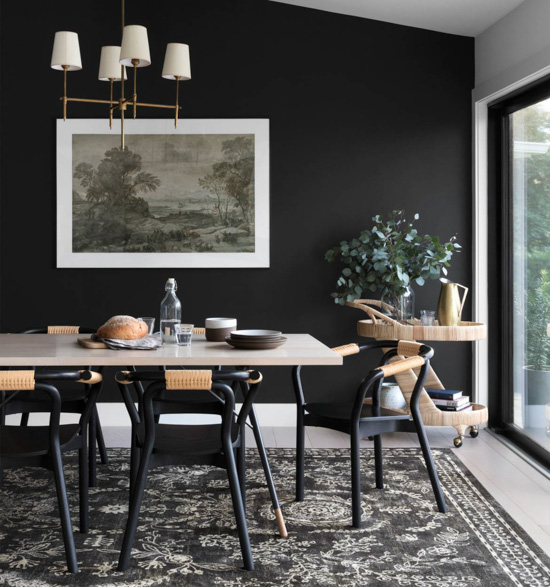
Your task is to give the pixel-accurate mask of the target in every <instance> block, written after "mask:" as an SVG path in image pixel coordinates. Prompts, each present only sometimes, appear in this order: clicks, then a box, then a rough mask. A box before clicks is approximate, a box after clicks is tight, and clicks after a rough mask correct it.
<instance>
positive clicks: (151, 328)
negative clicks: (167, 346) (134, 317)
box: [138, 317, 155, 336]
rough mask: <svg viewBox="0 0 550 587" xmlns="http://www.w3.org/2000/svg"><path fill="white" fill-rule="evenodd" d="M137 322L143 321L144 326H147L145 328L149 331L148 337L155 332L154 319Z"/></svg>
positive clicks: (148, 318)
mask: <svg viewBox="0 0 550 587" xmlns="http://www.w3.org/2000/svg"><path fill="white" fill-rule="evenodd" d="M138 320H143V321H144V322H145V324H147V328H148V329H149V333H148V334H149V336H152V335H153V332H154V331H155V319H154V318H150V317H147V318H138Z"/></svg>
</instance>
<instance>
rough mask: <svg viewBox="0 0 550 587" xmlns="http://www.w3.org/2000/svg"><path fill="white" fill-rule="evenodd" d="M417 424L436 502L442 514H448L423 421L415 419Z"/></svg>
mask: <svg viewBox="0 0 550 587" xmlns="http://www.w3.org/2000/svg"><path fill="white" fill-rule="evenodd" d="M413 417H414V414H413ZM415 424H416V433H417V434H418V440H419V442H420V447H421V448H422V454H423V455H424V461H425V462H426V468H427V469H428V475H429V476H430V482H431V484H432V489H433V492H434V495H435V501H436V502H437V508H438V510H439V511H440V512H441V513H442V514H445V513H447V504H446V503H445V497H444V495H443V490H442V489H441V485H440V483H439V477H438V475H437V470H436V468H435V463H434V460H433V456H432V451H431V449H430V444H429V442H428V436H427V434H426V430H425V428H424V425H423V423H422V421H421V420H420V422H417V421H416V419H415Z"/></svg>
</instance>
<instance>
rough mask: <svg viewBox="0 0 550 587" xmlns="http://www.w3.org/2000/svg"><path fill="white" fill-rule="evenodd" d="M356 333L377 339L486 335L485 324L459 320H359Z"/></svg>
mask: <svg viewBox="0 0 550 587" xmlns="http://www.w3.org/2000/svg"><path fill="white" fill-rule="evenodd" d="M357 334H358V335H359V336H366V337H368V338H377V339H378V340H424V341H455V342H464V341H474V340H482V339H484V338H485V337H486V336H487V325H486V324H481V323H480V322H460V323H459V325H458V326H422V325H421V324H420V321H418V324H398V323H393V324H388V323H384V322H381V321H377V322H376V323H374V322H373V321H372V320H359V321H358V322H357Z"/></svg>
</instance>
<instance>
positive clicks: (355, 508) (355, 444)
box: [350, 428, 361, 528]
mask: <svg viewBox="0 0 550 587" xmlns="http://www.w3.org/2000/svg"><path fill="white" fill-rule="evenodd" d="M350 438H351V511H352V524H353V527H354V528H361V461H360V451H359V447H360V442H361V436H360V434H359V429H358V428H357V429H355V428H353V429H352V431H351V437H350Z"/></svg>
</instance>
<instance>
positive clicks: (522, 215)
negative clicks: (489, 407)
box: [509, 99, 550, 450]
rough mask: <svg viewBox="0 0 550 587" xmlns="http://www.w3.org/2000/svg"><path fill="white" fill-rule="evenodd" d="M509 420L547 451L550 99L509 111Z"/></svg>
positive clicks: (549, 441) (549, 397) (549, 405)
mask: <svg viewBox="0 0 550 587" xmlns="http://www.w3.org/2000/svg"><path fill="white" fill-rule="evenodd" d="M510 135H511V139H512V140H511V144H510V149H511V153H510V155H511V157H510V161H511V175H512V177H511V190H512V214H511V218H510V230H511V232H512V235H511V236H512V247H511V255H512V275H511V276H510V277H511V286H512V288H513V309H512V314H513V315H512V319H513V329H512V332H513V337H512V338H513V340H511V341H509V344H511V345H512V349H513V357H514V361H513V393H514V401H513V422H512V423H513V424H514V425H515V426H517V427H518V428H520V429H522V430H523V431H524V433H525V434H526V435H527V436H529V437H530V438H531V439H532V440H535V441H536V442H538V443H539V444H540V445H542V446H544V447H545V448H547V449H548V450H550V422H549V419H550V99H548V100H544V101H541V102H538V103H537V104H533V105H531V106H529V107H527V108H523V109H522V110H519V111H517V112H515V113H514V114H512V115H511V116H510Z"/></svg>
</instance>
